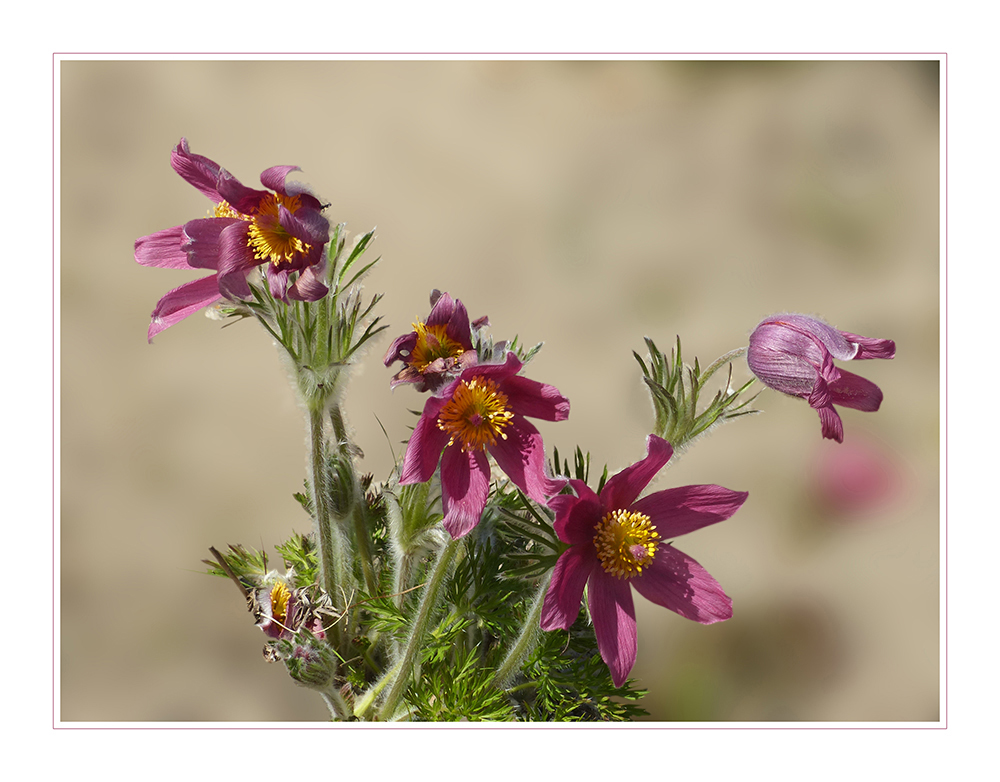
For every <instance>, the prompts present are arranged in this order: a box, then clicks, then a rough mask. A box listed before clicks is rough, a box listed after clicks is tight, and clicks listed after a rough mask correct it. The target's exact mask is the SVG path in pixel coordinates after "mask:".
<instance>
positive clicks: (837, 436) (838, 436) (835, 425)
mask: <svg viewBox="0 0 1000 782" xmlns="http://www.w3.org/2000/svg"><path fill="white" fill-rule="evenodd" d="M816 412H817V413H819V422H820V424H821V425H822V427H823V437H825V438H826V439H828V440H836V441H837V442H838V443H842V442H844V422H843V421H841V420H840V415H839V414H838V413H837V411H836V410H834V409H833V405H832V404H831V405H828V406H827V407H820V408H817V410H816Z"/></svg>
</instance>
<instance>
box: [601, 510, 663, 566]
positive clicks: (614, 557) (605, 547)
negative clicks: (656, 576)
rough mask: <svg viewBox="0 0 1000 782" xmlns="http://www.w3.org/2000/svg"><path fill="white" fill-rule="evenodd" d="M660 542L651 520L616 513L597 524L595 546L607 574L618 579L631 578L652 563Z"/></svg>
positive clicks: (617, 511)
mask: <svg viewBox="0 0 1000 782" xmlns="http://www.w3.org/2000/svg"><path fill="white" fill-rule="evenodd" d="M659 539H660V533H658V532H657V531H656V528H655V527H654V526H653V524H652V522H650V520H649V516H647V515H645V514H643V513H634V512H632V511H628V510H615V511H611V512H610V513H608V514H607V515H606V516H605V517H604V518H603V519H601V520H600V522H599V523H598V524H597V528H596V530H595V534H594V546H595V547H596V548H597V558H598V559H599V560H600V561H601V566H602V567H603V568H604V570H605V571H606V572H608V573H610V574H611V575H613V576H617V577H618V578H632V577H633V576H637V575H639V574H640V573H641V572H642V569H643V568H644V567H646V566H647V565H649V563H650V562H652V561H653V555H654V554H655V553H656V547H657V546H658V545H659Z"/></svg>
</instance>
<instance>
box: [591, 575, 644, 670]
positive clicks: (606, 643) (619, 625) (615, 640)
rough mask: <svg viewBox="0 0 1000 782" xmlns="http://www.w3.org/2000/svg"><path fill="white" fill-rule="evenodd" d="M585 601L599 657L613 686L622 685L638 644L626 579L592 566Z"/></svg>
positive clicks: (633, 659) (630, 594)
mask: <svg viewBox="0 0 1000 782" xmlns="http://www.w3.org/2000/svg"><path fill="white" fill-rule="evenodd" d="M587 604H588V605H589V606H590V616H591V618H592V619H593V620H594V635H596V636H597V648H598V649H599V650H600V652H601V659H602V660H604V662H605V664H606V665H607V666H608V669H609V670H610V671H611V680H612V681H613V682H614V683H615V687H621V686H622V685H623V684H624V683H625V680H626V679H627V678H628V675H629V672H630V671H631V670H632V666H633V665H635V655H636V648H637V636H636V629H635V605H634V604H633V602H632V590H631V588H630V587H629V583H628V581H625V580H621V579H618V578H615V577H614V576H609V575H608V574H607V573H605V572H604V570H603V569H602V568H600V567H596V568H594V570H593V572H592V573H591V576H590V587H589V588H588V589H587Z"/></svg>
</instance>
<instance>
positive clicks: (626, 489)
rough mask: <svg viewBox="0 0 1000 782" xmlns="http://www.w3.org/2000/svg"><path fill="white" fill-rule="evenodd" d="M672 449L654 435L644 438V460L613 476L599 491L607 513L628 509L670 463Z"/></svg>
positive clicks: (668, 444)
mask: <svg viewBox="0 0 1000 782" xmlns="http://www.w3.org/2000/svg"><path fill="white" fill-rule="evenodd" d="M673 453H674V449H673V448H671V447H670V443H668V442H667V441H666V440H664V439H663V438H662V437H657V436H656V435H655V434H651V435H649V437H647V438H646V458H645V459H643V460H642V461H638V462H636V463H635V464H633V465H631V466H630V467H626V468H625V469H624V470H622V471H621V472H620V473H618V474H617V475H613V476H612V477H611V478H609V479H608V482H607V483H606V484H604V489H602V490H601V504H602V505H603V506H604V509H605V510H607V511H612V510H618V509H620V508H628V507H629V506H630V505H631V504H632V503H633V502H635V498H636V497H638V496H639V494H640V493H641V492H642V490H643V489H645V488H646V486H647V485H648V484H649V482H650V481H651V480H653V476H655V475H656V473H658V472H659V471H660V470H661V469H662V467H663V465H665V464H666V463H667V462H668V461H670V457H671V456H672V455H673Z"/></svg>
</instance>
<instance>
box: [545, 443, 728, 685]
mask: <svg viewBox="0 0 1000 782" xmlns="http://www.w3.org/2000/svg"><path fill="white" fill-rule="evenodd" d="M672 455H673V448H671V447H670V444H669V443H668V442H667V441H666V440H664V439H663V438H661V437H657V436H656V435H652V434H651V435H649V438H648V440H647V443H646V458H645V459H643V460H642V461H639V462H636V463H635V464H633V465H632V466H630V467H626V468H625V469H624V470H622V471H621V472H620V473H618V474H617V475H615V476H613V477H612V478H610V479H609V480H608V482H607V483H606V484H605V485H604V488H603V489H602V490H601V493H600V495H597V494H595V493H594V492H593V491H592V490H591V489H590V488H589V487H588V486H587V484H585V483H584V482H583V481H579V480H575V479H574V480H571V481H570V485H571V486H572V487H573V489H574V490H575V491H576V494H577V496H575V497H573V496H571V495H568V494H561V495H559V496H558V497H553V498H552V499H551V500H550V501H549V507H551V508H552V509H553V510H555V512H556V520H555V530H556V534H557V535H558V536H559V539H560V540H562V541H563V542H565V543H569V544H570V547H569V548H568V549H566V550H565V551H564V552H563V553H562V554H561V555H560V556H559V559H558V560H557V561H556V566H555V569H554V570H553V572H552V581H551V583H550V584H549V589H548V591H547V592H546V594H545V600H544V602H543V604H542V616H541V627H542V629H543V630H557V629H563V630H567V629H569V627H570V626H571V625H572V624H573V622H574V621H576V617H577V615H578V614H579V612H580V600H581V598H582V597H583V589H584V586H586V587H587V605H588V606H589V608H590V616H591V618H592V620H593V622H594V634H595V635H596V636H597V648H598V649H599V650H600V652H601V658H602V659H603V660H604V662H605V663H606V664H607V666H608V669H609V670H610V671H611V679H612V681H613V682H614V684H615V686H616V687H620V686H621V685H622V684H623V683H624V682H625V679H626V678H628V674H629V671H631V670H632V666H633V664H634V663H635V655H636V638H637V636H636V624H635V607H634V604H633V602H632V587H633V586H634V587H635V588H636V590H637V591H638V592H639V594H640V595H642V596H643V597H645V598H646V599H647V600H650V601H652V602H653V603H656V604H657V605H660V606H663V607H664V608H669V609H670V610H671V611H676V612H677V613H678V614H680V615H681V616H683V617H685V618H686V619H693V620H694V621H696V622H701V623H702V624H712V623H713V622H719V621H722V620H723V619H729V617H731V616H732V615H733V608H732V601H731V600H730V599H729V598H728V597H727V596H726V593H725V592H723V591H722V587H720V586H719V584H718V583H717V582H716V581H715V579H714V578H712V577H711V576H710V575H709V574H708V572H707V571H706V570H705V569H704V568H703V567H702V566H701V565H699V564H698V563H697V562H695V561H694V560H693V559H691V557H689V556H687V555H686V554H684V553H683V552H681V551H678V550H677V549H675V548H674V547H673V546H672V545H670V544H669V543H667V542H666V541H667V540H670V539H672V538H674V537H677V536H678V535H684V534H686V533H688V532H693V531H694V530H696V529H701V528H702V527H707V526H708V525H710V524H715V523H716V522H719V521H724V520H725V519H728V518H729V517H730V516H732V515H733V514H734V513H735V512H736V511H737V510H738V509H739V507H740V506H741V505H742V504H743V502H744V501H745V500H746V498H747V493H746V492H740V491H730V490H729V489H724V488H722V487H721V486H714V485H706V486H682V487H679V488H676V489H665V490H664V491H658V492H654V493H653V494H650V495H648V496H646V497H643V498H642V499H641V500H638V499H636V498H637V497H638V496H639V493H640V492H641V491H642V490H643V489H644V488H646V486H647V485H648V484H649V482H650V481H651V480H652V479H653V476H655V475H656V473H657V472H659V470H660V468H662V467H663V466H664V465H665V464H666V463H667V462H668V461H670V457H671V456H672Z"/></svg>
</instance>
